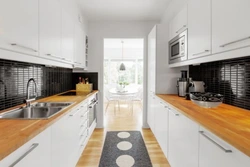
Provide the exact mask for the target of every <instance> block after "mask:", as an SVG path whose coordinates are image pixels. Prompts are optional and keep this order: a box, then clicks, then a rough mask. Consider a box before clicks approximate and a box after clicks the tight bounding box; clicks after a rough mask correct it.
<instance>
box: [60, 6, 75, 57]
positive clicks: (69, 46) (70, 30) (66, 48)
mask: <svg viewBox="0 0 250 167" xmlns="http://www.w3.org/2000/svg"><path fill="white" fill-rule="evenodd" d="M73 57H74V21H73V19H72V18H71V17H70V15H69V14H68V13H67V12H66V11H65V10H64V9H62V58H63V60H66V61H68V62H73Z"/></svg>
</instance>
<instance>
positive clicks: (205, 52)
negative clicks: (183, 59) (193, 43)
mask: <svg viewBox="0 0 250 167" xmlns="http://www.w3.org/2000/svg"><path fill="white" fill-rule="evenodd" d="M207 52H209V50H205V51H203V52H200V53H195V54H193V56H197V55H200V54H203V53H207Z"/></svg>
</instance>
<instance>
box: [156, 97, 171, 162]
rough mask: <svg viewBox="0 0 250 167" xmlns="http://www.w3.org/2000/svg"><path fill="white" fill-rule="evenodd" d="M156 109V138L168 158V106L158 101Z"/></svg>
mask: <svg viewBox="0 0 250 167" xmlns="http://www.w3.org/2000/svg"><path fill="white" fill-rule="evenodd" d="M156 101H157V104H156V109H155V112H154V113H155V120H156V121H155V137H156V139H157V141H158V143H159V145H160V147H161V149H162V151H163V153H164V155H165V156H166V157H168V106H167V104H166V103H163V102H162V101H160V100H158V99H157V100H156Z"/></svg>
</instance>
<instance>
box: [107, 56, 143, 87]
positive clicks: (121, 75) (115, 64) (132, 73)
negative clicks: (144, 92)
mask: <svg viewBox="0 0 250 167" xmlns="http://www.w3.org/2000/svg"><path fill="white" fill-rule="evenodd" d="M122 62H123V63H124V64H125V67H126V70H125V71H120V70H119V68H120V65H121V63H122ZM119 82H126V83H128V84H143V60H142V59H140V60H137V59H134V60H124V61H121V60H110V59H105V60H104V83H105V84H117V83H119Z"/></svg>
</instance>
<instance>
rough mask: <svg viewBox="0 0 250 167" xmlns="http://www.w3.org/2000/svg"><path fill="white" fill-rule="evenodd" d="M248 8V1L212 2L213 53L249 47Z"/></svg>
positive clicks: (249, 4) (249, 14)
mask: <svg viewBox="0 0 250 167" xmlns="http://www.w3.org/2000/svg"><path fill="white" fill-rule="evenodd" d="M249 7H250V1H249V0H240V1H239V0H238V1H237V0H231V1H228V0H212V51H213V53H218V52H223V51H228V50H232V49H237V48H241V47H245V46H250V22H249V16H250V10H249Z"/></svg>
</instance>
